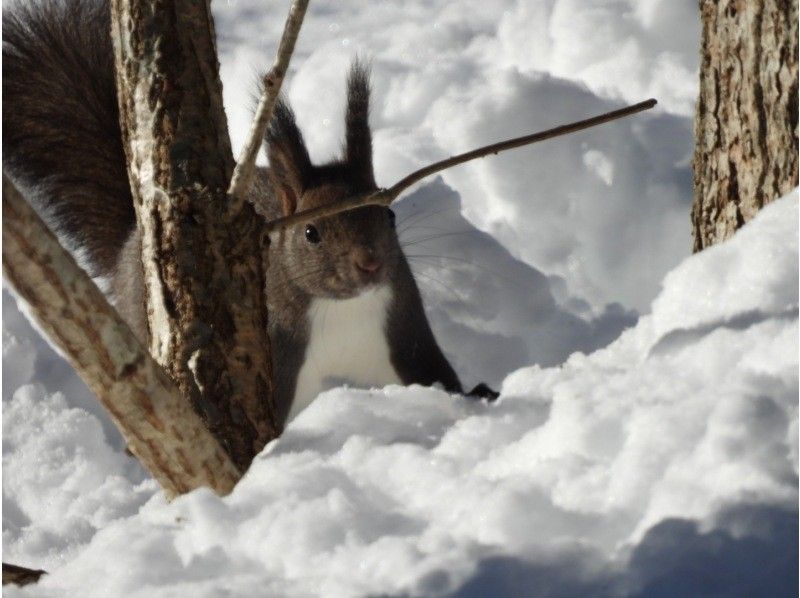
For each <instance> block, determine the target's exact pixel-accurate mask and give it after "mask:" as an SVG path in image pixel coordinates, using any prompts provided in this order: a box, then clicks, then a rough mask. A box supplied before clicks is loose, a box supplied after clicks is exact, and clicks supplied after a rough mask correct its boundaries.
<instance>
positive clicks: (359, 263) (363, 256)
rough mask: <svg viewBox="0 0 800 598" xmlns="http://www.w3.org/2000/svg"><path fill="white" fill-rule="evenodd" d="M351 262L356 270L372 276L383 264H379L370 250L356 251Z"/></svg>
mask: <svg viewBox="0 0 800 598" xmlns="http://www.w3.org/2000/svg"><path fill="white" fill-rule="evenodd" d="M353 261H354V262H355V265H356V268H358V269H359V270H361V271H362V272H365V273H367V274H374V273H375V272H377V271H378V270H380V268H381V266H382V265H383V262H381V260H380V259H378V257H376V256H375V253H374V252H373V251H372V250H371V249H361V250H360V251H356V252H355V254H354V255H353Z"/></svg>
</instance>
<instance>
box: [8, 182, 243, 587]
mask: <svg viewBox="0 0 800 598" xmlns="http://www.w3.org/2000/svg"><path fill="white" fill-rule="evenodd" d="M3 273H4V274H5V277H6V280H8V282H10V283H11V285H12V286H13V287H14V288H15V289H16V291H17V293H19V294H20V296H21V297H22V298H23V299H25V301H27V302H28V305H29V306H30V309H31V313H32V314H33V315H34V316H35V317H36V321H37V322H38V323H39V325H40V326H41V327H42V329H43V330H44V331H45V332H46V333H47V336H48V337H49V338H50V339H51V340H52V341H53V342H55V343H56V344H57V345H58V347H59V348H60V349H61V350H62V351H63V352H64V355H66V357H67V358H68V359H69V361H70V363H71V364H72V366H73V367H74V368H75V370H76V371H77V372H78V374H80V376H81V378H82V379H83V381H84V382H86V384H87V385H88V386H89V388H91V389H92V392H93V393H94V394H95V396H96V397H97V399H98V400H99V401H100V403H101V404H102V405H103V406H104V407H105V408H106V410H107V411H108V412H109V414H110V415H111V419H112V420H113V421H114V423H115V424H116V425H117V427H118V428H119V430H120V432H122V436H123V437H124V438H125V441H126V442H127V443H128V446H129V447H130V449H131V451H132V452H133V454H134V455H136V457H138V458H139V460H140V461H141V462H142V465H144V466H145V467H146V468H147V469H148V471H150V473H151V474H152V475H153V477H154V478H155V479H156V480H158V482H159V483H160V484H161V486H162V487H163V488H164V491H165V492H166V494H167V496H170V497H172V496H176V495H178V494H183V493H184V492H189V491H190V490H194V489H195V488H197V487H199V486H208V487H210V488H211V489H212V490H214V491H215V492H217V493H218V494H227V493H228V492H230V491H231V490H232V489H233V486H234V485H235V484H236V482H237V480H238V479H239V475H240V473H239V471H238V470H237V468H236V466H235V465H234V464H233V461H231V459H230V457H229V456H228V454H227V453H226V452H225V451H224V450H223V449H222V447H221V446H220V443H219V442H217V440H216V439H215V438H214V437H213V436H212V435H211V434H210V432H209V431H208V428H207V427H206V425H205V423H204V422H203V421H202V420H201V419H200V418H199V417H198V416H197V414H196V413H195V412H194V411H193V410H192V408H191V406H190V405H189V404H188V402H187V401H186V399H185V398H184V397H183V396H181V394H180V392H179V391H178V389H177V388H176V386H175V384H174V383H173V381H172V380H170V378H169V376H167V374H166V373H165V372H164V371H163V370H162V368H161V367H160V366H159V365H158V364H157V363H155V362H154V361H153V359H152V357H151V356H150V354H149V353H148V352H147V350H146V349H145V348H144V347H142V345H141V343H140V342H139V341H138V340H137V339H136V337H135V336H134V334H133V332H132V331H131V330H130V328H128V326H127V324H125V322H123V321H122V318H120V316H119V314H117V312H116V310H115V309H114V308H113V307H112V306H111V305H110V304H109V303H108V301H107V300H106V298H105V296H104V295H103V293H102V292H101V291H100V289H98V288H97V286H96V285H95V284H94V283H93V282H92V279H91V278H89V275H88V274H86V272H84V271H83V270H82V269H81V268H80V266H78V264H77V263H76V262H75V259H74V258H73V257H72V255H70V254H69V252H67V250H66V249H64V248H63V247H61V245H60V244H59V242H58V239H56V237H55V235H53V233H52V232H51V231H50V230H49V229H48V228H47V226H46V225H45V223H44V222H42V220H41V218H39V216H38V215H37V214H36V212H34V211H33V208H31V206H30V205H28V203H27V202H26V201H25V200H24V199H23V198H22V196H21V195H20V194H19V192H18V191H17V190H16V189H15V188H14V185H13V184H12V183H11V182H10V181H9V180H8V179H6V178H5V177H3ZM4 575H5V571H4Z"/></svg>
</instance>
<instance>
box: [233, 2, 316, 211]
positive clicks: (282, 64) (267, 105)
mask: <svg viewBox="0 0 800 598" xmlns="http://www.w3.org/2000/svg"><path fill="white" fill-rule="evenodd" d="M306 8H308V0H294V1H293V2H292V6H291V7H290V8H289V15H288V16H287V17H286V25H285V26H284V28H283V35H282V36H281V41H280V44H279V45H278V53H277V55H276V56H275V62H274V63H273V65H272V68H271V69H270V70H269V72H268V73H267V75H266V76H265V77H264V91H263V92H262V94H261V98H260V99H259V101H258V107H257V108H256V114H255V117H254V118H253V124H252V125H251V126H250V133H249V134H248V136H247V141H246V143H245V144H244V148H243V149H242V153H241V154H240V155H239V161H238V163H237V164H236V168H235V169H234V171H233V176H232V177H231V185H230V187H229V188H228V195H230V196H231V197H233V198H234V199H237V200H239V199H242V198H244V197H245V195H246V193H247V190H248V189H249V188H250V182H251V181H252V180H253V173H254V172H255V164H256V156H257V155H258V150H259V149H260V148H261V144H262V141H263V139H264V133H265V131H266V130H267V126H269V121H270V119H271V118H272V110H273V108H274V107H275V102H276V100H277V99H278V94H279V93H280V91H281V84H282V83H283V77H284V76H285V75H286V71H287V69H288V68H289V60H291V58H292V53H293V52H294V44H295V42H296V41H297V36H298V34H299V33H300V27H301V26H302V24H303V17H305V14H306Z"/></svg>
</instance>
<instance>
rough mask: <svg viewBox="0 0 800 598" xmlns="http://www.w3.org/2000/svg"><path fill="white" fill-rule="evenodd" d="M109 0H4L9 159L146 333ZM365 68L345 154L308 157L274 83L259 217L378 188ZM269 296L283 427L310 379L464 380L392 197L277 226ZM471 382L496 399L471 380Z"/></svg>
mask: <svg viewBox="0 0 800 598" xmlns="http://www.w3.org/2000/svg"><path fill="white" fill-rule="evenodd" d="M109 31H110V13H109V5H108V0H38V1H36V2H34V3H32V4H29V5H26V6H23V5H16V6H14V7H13V8H11V9H8V10H6V11H4V14H3V67H2V68H3V156H4V161H5V162H4V169H5V171H6V173H7V174H8V175H9V176H10V177H11V178H12V180H13V181H14V182H15V183H16V184H17V185H18V186H19V188H20V189H21V190H23V192H24V193H25V195H26V197H28V199H29V200H30V201H31V203H32V205H33V206H34V208H35V209H36V210H37V212H38V213H40V214H41V215H42V217H43V218H44V219H45V221H46V222H47V223H48V224H49V225H50V226H51V228H53V229H54V230H55V231H56V233H57V234H58V235H59V237H60V238H61V239H62V241H63V242H65V245H66V246H67V247H68V248H69V249H70V250H71V251H73V253H75V254H76V255H77V256H79V257H80V258H81V262H82V263H83V264H84V267H86V268H87V270H88V272H89V273H90V274H91V275H92V276H94V277H96V278H99V279H101V280H106V281H108V284H107V285H106V287H107V288H105V289H104V290H105V291H106V293H107V294H108V295H109V298H110V299H111V301H112V303H114V305H115V306H116V308H117V310H118V311H119V312H120V315H121V316H122V317H123V319H124V320H125V321H126V322H127V323H128V324H129V325H130V326H131V328H132V329H133V331H134V333H135V334H136V335H137V336H138V337H139V339H140V340H142V341H143V342H145V341H146V338H147V320H146V316H145V290H144V284H143V276H142V266H141V257H140V236H139V234H138V231H137V228H136V218H135V213H134V208H133V199H132V195H131V191H130V188H129V182H128V174H127V168H126V162H125V153H124V150H123V144H122V133H121V130H120V124H119V109H118V105H117V92H116V85H115V76H114V53H113V48H112V43H111V38H110V33H109ZM369 96H370V84H369V75H368V71H367V69H366V68H365V67H364V66H363V65H362V64H361V63H360V62H358V61H356V62H354V63H353V66H352V68H351V70H350V74H349V77H348V81H347V108H346V114H345V121H346V138H345V147H344V152H343V154H344V155H343V156H342V157H341V158H340V159H337V160H334V161H332V162H330V163H327V164H323V165H315V164H312V162H311V160H310V158H309V153H308V150H307V148H306V146H305V143H304V141H303V136H302V133H301V132H300V129H299V128H298V126H297V124H296V121H295V116H294V113H293V112H292V110H291V108H290V107H289V105H288V103H287V101H286V100H285V99H283V98H281V99H280V100H279V101H278V103H277V104H276V107H275V110H274V113H273V117H272V120H271V122H270V125H269V127H268V130H267V133H266V135H265V139H264V144H265V147H266V151H267V156H268V159H269V168H268V169H264V168H260V169H259V170H258V174H257V176H256V180H255V182H254V183H253V185H252V188H251V190H250V192H249V197H248V199H249V200H250V201H251V202H253V204H254V206H255V208H256V210H257V211H258V212H259V214H261V215H262V216H263V217H264V218H265V219H267V220H271V219H274V218H277V217H280V216H286V215H290V214H293V213H295V212H297V211H300V210H304V209H308V208H312V207H316V206H319V205H323V204H327V203H330V202H334V201H337V200H339V199H342V198H344V197H347V196H351V195H353V194H357V193H365V192H371V191H376V190H377V189H378V188H377V185H376V183H375V178H374V174H373V166H372V138H371V131H370V126H369V122H368V120H369ZM269 263H270V266H269V269H268V272H267V280H266V287H267V288H266V298H267V307H268V313H269V324H268V326H269V336H270V339H271V343H272V358H273V372H274V378H275V380H274V382H275V402H276V405H277V409H278V413H277V416H278V419H279V421H280V422H281V427H283V425H285V424H286V423H287V422H288V421H289V420H291V419H292V418H293V417H294V416H295V415H296V414H297V413H299V412H300V411H301V410H302V409H303V408H304V407H306V406H307V405H308V404H309V403H310V402H311V401H313V400H314V398H315V397H316V396H317V394H318V393H319V392H320V391H322V390H325V389H326V388H329V387H331V386H332V385H334V384H336V383H340V382H342V381H346V382H348V383H351V384H354V385H357V386H367V387H369V386H383V385H386V384H392V383H397V384H413V383H417V384H422V385H432V384H435V383H439V384H441V385H442V386H443V387H444V389H445V390H447V391H448V392H451V393H460V394H463V389H462V386H461V383H460V381H459V379H458V376H457V375H456V373H455V372H454V370H453V368H452V367H451V365H450V363H449V362H448V360H447V358H446V357H445V356H444V354H443V353H442V350H441V349H440V348H439V345H438V344H437V342H436V339H435V338H434V335H433V332H432V331H431V327H430V325H429V323H428V320H427V318H426V316H425V312H424V308H423V303H422V299H421V297H420V293H419V289H418V288H417V285H416V282H415V280H414V277H413V274H412V272H411V269H410V268H409V265H408V262H407V260H406V258H405V256H404V254H403V251H402V249H401V247H400V243H399V241H398V237H397V233H396V231H395V226H394V213H393V212H392V211H391V209H389V208H386V207H382V206H366V207H362V208H358V209H356V210H353V211H350V212H344V213H340V214H337V215H334V216H329V217H326V218H322V219H319V220H318V221H314V222H308V223H307V224H305V225H298V226H294V227H290V228H288V229H286V230H284V231H281V232H276V233H272V234H271V245H270V256H269ZM468 396H475V397H482V398H488V399H494V398H496V397H497V393H495V392H494V391H492V390H491V389H489V388H488V387H487V386H486V385H484V384H479V385H478V386H477V387H476V388H475V389H474V390H473V391H472V392H471V393H469V395H468Z"/></svg>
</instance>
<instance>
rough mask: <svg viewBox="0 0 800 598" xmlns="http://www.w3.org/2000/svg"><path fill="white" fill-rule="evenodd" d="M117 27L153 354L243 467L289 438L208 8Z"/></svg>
mask: <svg viewBox="0 0 800 598" xmlns="http://www.w3.org/2000/svg"><path fill="white" fill-rule="evenodd" d="M111 17H112V38H113V42H114V52H115V58H116V67H117V89H118V95H119V103H120V119H121V123H122V129H123V138H124V139H123V141H124V145H125V151H126V154H127V158H128V166H129V175H130V180H131V188H132V191H133V197H134V204H135V209H136V216H137V221H138V226H139V230H140V232H141V235H142V262H143V268H144V280H145V286H146V299H147V317H148V326H149V338H150V351H151V353H152V354H153V356H154V357H155V358H156V360H157V361H158V362H159V363H160V364H162V365H163V366H164V367H165V368H166V370H167V371H168V372H169V373H170V375H171V376H172V377H173V378H174V379H175V381H176V382H177V384H178V386H179V388H180V390H181V392H182V393H183V395H184V396H186V397H189V398H190V399H191V401H192V403H193V405H194V407H195V409H196V410H197V411H198V412H199V413H200V414H201V415H202V416H203V418H204V419H205V420H206V422H207V423H208V426H209V428H210V429H211V431H212V432H213V433H214V434H215V436H216V437H217V438H218V439H219V441H220V443H222V445H223V446H224V447H225V448H226V450H227V451H228V452H229V454H230V455H231V457H232V459H233V461H234V462H235V463H236V464H237V465H238V466H239V468H240V469H242V470H245V469H246V468H247V466H248V465H249V464H250V461H251V460H252V458H253V457H254V456H255V455H256V454H257V453H258V452H259V451H260V450H261V448H262V447H263V446H264V445H265V444H266V442H268V441H269V440H270V439H272V438H274V437H276V436H277V435H278V433H279V430H278V426H277V423H276V422H277V420H276V416H275V415H276V414H275V407H274V402H273V399H272V373H271V361H270V350H269V339H268V337H267V311H266V299H265V296H264V293H265V285H264V281H265V272H266V267H267V263H266V260H267V246H268V243H269V239H268V237H267V235H266V233H265V232H264V231H263V227H262V223H261V221H260V220H259V218H258V217H257V216H256V214H255V212H254V210H253V208H252V206H251V205H250V204H249V203H248V202H246V201H243V200H241V199H237V200H233V199H229V197H228V196H227V194H226V189H227V188H228V183H229V181H230V179H231V174H232V172H233V166H234V162H233V157H232V154H231V148H230V141H229V138H228V127H227V123H226V119H225V113H224V111H223V106H222V93H221V91H222V86H221V83H220V81H219V74H218V73H219V69H218V67H219V65H218V62H217V55H216V48H215V45H214V30H213V23H212V20H211V14H210V11H209V7H208V2H207V0H113V1H112V8H111Z"/></svg>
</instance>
